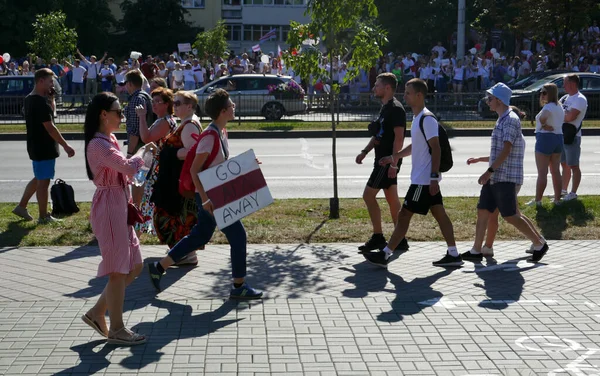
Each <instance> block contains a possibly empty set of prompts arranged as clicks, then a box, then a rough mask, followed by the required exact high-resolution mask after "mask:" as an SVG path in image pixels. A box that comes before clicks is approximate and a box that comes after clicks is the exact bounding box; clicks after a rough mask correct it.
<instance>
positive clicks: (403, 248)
mask: <svg viewBox="0 0 600 376" xmlns="http://www.w3.org/2000/svg"><path fill="white" fill-rule="evenodd" d="M408 248H410V247H409V246H408V241H407V240H406V238H404V239H402V241H401V242H400V244H398V246H397V247H396V249H394V251H408Z"/></svg>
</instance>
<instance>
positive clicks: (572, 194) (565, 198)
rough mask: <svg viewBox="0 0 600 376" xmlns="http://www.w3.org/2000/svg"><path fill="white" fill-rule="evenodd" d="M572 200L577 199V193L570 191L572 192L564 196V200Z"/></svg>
mask: <svg viewBox="0 0 600 376" xmlns="http://www.w3.org/2000/svg"><path fill="white" fill-rule="evenodd" d="M571 200H577V193H575V192H570V193H567V194H566V195H565V197H563V201H571Z"/></svg>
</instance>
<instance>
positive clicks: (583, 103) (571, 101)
mask: <svg viewBox="0 0 600 376" xmlns="http://www.w3.org/2000/svg"><path fill="white" fill-rule="evenodd" d="M559 102H561V103H562V105H563V106H562V107H563V109H564V110H565V115H566V113H567V112H568V111H569V110H570V109H572V108H574V109H576V110H579V115H577V118H575V120H574V121H572V122H571V124H573V125H574V126H575V127H576V128H579V126H580V125H581V122H582V121H583V118H585V113H586V112H587V107H588V103H587V98H586V97H585V96H584V95H583V94H581V93H580V92H577V94H575V95H568V94H567V95H565V96H563V97H562V98H561V99H560V101H559ZM577 137H581V129H580V130H579V132H577Z"/></svg>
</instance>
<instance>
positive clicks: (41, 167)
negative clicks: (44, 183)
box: [31, 159, 56, 180]
mask: <svg viewBox="0 0 600 376" xmlns="http://www.w3.org/2000/svg"><path fill="white" fill-rule="evenodd" d="M31 164H33V176H34V177H35V178H36V179H37V180H52V179H54V166H55V165H56V159H46V160H44V161H31Z"/></svg>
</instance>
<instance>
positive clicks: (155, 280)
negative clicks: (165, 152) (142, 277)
mask: <svg viewBox="0 0 600 376" xmlns="http://www.w3.org/2000/svg"><path fill="white" fill-rule="evenodd" d="M148 273H149V274H150V282H152V285H153V286H154V288H155V289H156V291H158V292H160V279H161V278H162V274H161V273H160V272H159V271H158V269H157V268H156V265H154V263H153V262H151V263H149V264H148Z"/></svg>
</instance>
